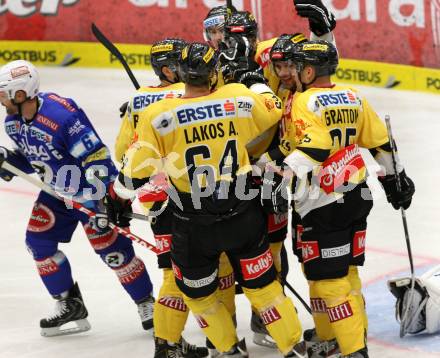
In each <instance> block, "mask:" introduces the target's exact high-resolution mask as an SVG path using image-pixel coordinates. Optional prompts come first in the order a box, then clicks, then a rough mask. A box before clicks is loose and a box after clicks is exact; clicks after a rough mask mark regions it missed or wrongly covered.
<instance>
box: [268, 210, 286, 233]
mask: <svg viewBox="0 0 440 358" xmlns="http://www.w3.org/2000/svg"><path fill="white" fill-rule="evenodd" d="M288 218H289V213H281V214H271V215H269V220H268V222H267V227H268V231H269V233H271V232H275V231H278V230H281V229H282V228H283V227H285V226H286V225H287V222H288Z"/></svg>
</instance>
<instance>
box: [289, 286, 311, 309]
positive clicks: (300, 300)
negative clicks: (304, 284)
mask: <svg viewBox="0 0 440 358" xmlns="http://www.w3.org/2000/svg"><path fill="white" fill-rule="evenodd" d="M283 283H284V285H285V286H286V287H287V288H288V289H289V290H290V292H292V293H293V294H294V295H295V297H296V298H297V299H298V300H299V302H301V303H302V305H303V306H304V308H305V309H306V311H307V312H309V313H310V314H312V309H311V308H310V306H309V305H308V304H307V302H306V301H304V299H303V298H302V297H301V296H300V295H299V293H298V292H296V290H295V289H294V288H293V287H292V285H291V284H290V283H289V282H287V281H286V280H284V282H283Z"/></svg>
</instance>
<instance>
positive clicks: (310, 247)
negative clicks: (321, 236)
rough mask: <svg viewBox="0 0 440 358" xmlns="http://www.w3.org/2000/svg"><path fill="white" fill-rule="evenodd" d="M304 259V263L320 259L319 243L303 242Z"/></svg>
mask: <svg viewBox="0 0 440 358" xmlns="http://www.w3.org/2000/svg"><path fill="white" fill-rule="evenodd" d="M301 249H302V258H303V262H304V263H306V262H307V261H311V260H314V259H317V258H318V257H319V246H318V241H306V242H304V241H303V242H302V245H301Z"/></svg>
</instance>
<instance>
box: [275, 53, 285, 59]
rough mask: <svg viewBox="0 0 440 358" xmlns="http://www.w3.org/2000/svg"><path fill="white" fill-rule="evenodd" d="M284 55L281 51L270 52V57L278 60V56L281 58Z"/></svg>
mask: <svg viewBox="0 0 440 358" xmlns="http://www.w3.org/2000/svg"><path fill="white" fill-rule="evenodd" d="M283 57H284V55H283V53H282V52H272V58H273V59H274V60H279V59H280V58H283Z"/></svg>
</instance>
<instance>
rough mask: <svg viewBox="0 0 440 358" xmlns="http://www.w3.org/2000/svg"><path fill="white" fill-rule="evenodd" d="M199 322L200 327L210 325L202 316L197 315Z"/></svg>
mask: <svg viewBox="0 0 440 358" xmlns="http://www.w3.org/2000/svg"><path fill="white" fill-rule="evenodd" d="M195 318H196V321H197V323H198V324H199V327H200V328H206V327H209V325H208V322H206V321H205V320H204V318H203V317H202V316H198V315H197V316H195Z"/></svg>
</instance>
